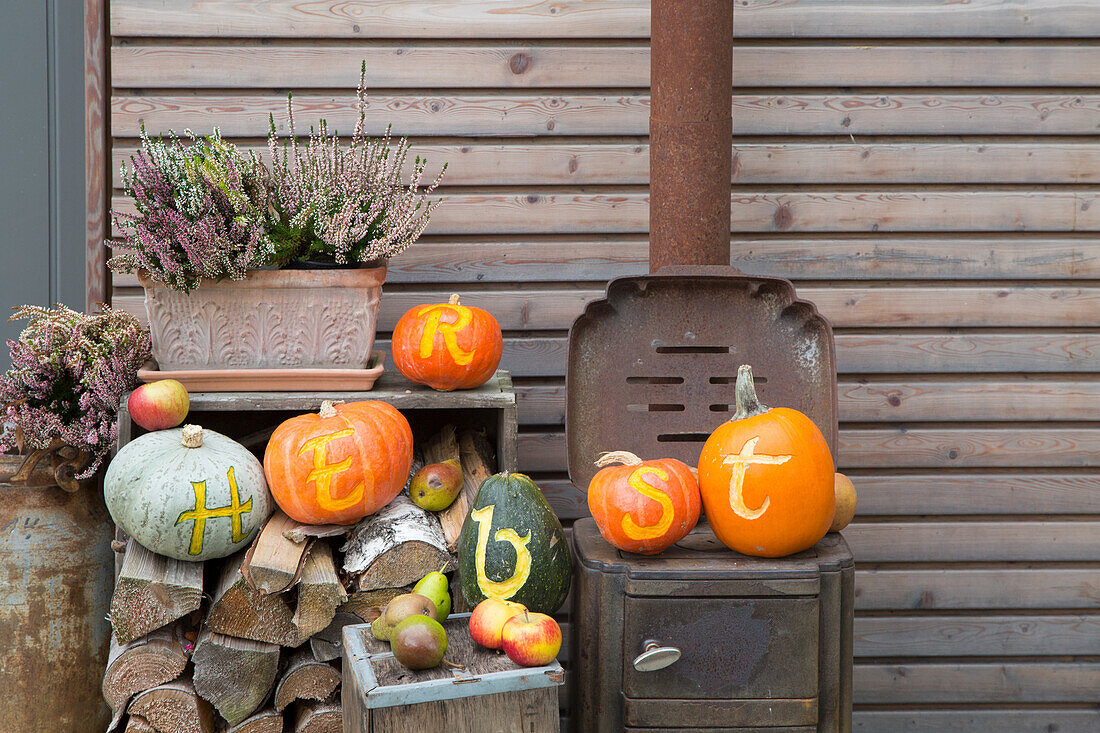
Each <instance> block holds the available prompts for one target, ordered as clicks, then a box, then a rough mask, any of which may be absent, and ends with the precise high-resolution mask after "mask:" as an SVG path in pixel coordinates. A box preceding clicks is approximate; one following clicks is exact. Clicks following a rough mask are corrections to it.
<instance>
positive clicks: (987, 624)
mask: <svg viewBox="0 0 1100 733" xmlns="http://www.w3.org/2000/svg"><path fill="white" fill-rule="evenodd" d="M1098 625H1100V615H1096V614H1066V615H1055V616H1047V615H1042V616H984V615H983V616H945V615H939V614H936V615H932V616H891V617H874V618H865V617H862V618H857V619H856V620H855V632H854V633H855V656H856V657H872V658H876V657H877V658H882V657H971V656H976V657H999V656H1005V657H1015V656H1063V655H1070V656H1074V655H1076V656H1087V655H1096V654H1097V653H1098V652H1100V633H1097V631H1098V630H1100V629H1098V628H1097V627H1098Z"/></svg>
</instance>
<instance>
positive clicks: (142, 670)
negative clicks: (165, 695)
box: [102, 623, 188, 713]
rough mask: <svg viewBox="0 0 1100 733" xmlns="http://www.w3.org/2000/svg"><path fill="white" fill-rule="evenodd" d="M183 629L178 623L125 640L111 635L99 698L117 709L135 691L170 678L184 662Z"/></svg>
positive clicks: (182, 667) (179, 673) (156, 684)
mask: <svg viewBox="0 0 1100 733" xmlns="http://www.w3.org/2000/svg"><path fill="white" fill-rule="evenodd" d="M183 644H184V638H183V629H182V628H181V627H180V625H179V624H178V623H175V624H172V625H170V626H165V627H163V628H160V629H157V630H155V631H151V632H149V633H148V634H146V635H145V636H143V637H141V638H140V639H135V640H134V641H132V642H130V643H129V644H119V643H118V642H117V641H116V640H115V639H114V638H112V639H111V652H110V655H109V656H108V658H107V672H106V674H104V675H103V688H102V689H103V699H104V700H106V701H107V704H108V705H109V706H110V708H111V710H112V711H114V712H116V713H117V712H118V711H119V710H120V709H122V708H124V707H126V702H127V701H128V700H129V699H130V698H131V697H132V696H133V695H134V694H135V693H138V692H143V691H145V690H149V689H152V688H154V687H157V686H158V685H163V684H164V683H166V682H171V681H172V680H174V679H176V678H177V677H179V676H180V675H182V674H183V670H184V668H185V667H186V666H187V656H188V655H187V653H186V652H185V651H184V646H183Z"/></svg>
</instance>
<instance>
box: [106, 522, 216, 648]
mask: <svg viewBox="0 0 1100 733" xmlns="http://www.w3.org/2000/svg"><path fill="white" fill-rule="evenodd" d="M202 566H203V563H201V562H184V561H182V560H174V559H172V558H170V557H164V556H163V555H157V554H155V553H153V552H150V551H149V550H147V549H145V548H144V547H142V546H141V545H139V544H138V543H137V541H136V540H134V539H133V538H130V539H129V540H128V541H127V542H126V556H125V557H124V558H123V560H122V568H121V570H120V571H119V575H118V580H117V581H116V582H115V593H114V596H113V597H112V598H111V626H112V627H113V628H114V631H115V638H117V639H118V641H119V643H122V644H127V643H129V642H131V641H133V640H134V639H138V638H140V637H142V636H145V635H146V634H148V633H149V632H150V631H153V630H154V629H159V628H160V627H162V626H167V625H168V624H170V623H172V622H173V621H175V620H176V619H178V618H181V617H182V616H185V615H187V614H188V613H191V612H192V611H195V610H197V609H198V608H199V605H200V604H201V603H202Z"/></svg>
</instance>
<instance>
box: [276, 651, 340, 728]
mask: <svg viewBox="0 0 1100 733" xmlns="http://www.w3.org/2000/svg"><path fill="white" fill-rule="evenodd" d="M339 686H340V673H339V672H337V671H336V668H335V667H333V666H332V665H331V664H326V663H325V662H322V661H320V660H318V659H317V658H316V657H315V656H314V655H313V652H312V650H310V648H309V646H303V647H302V648H301V649H298V650H297V651H295V652H294V653H293V654H291V656H290V659H289V660H288V662H287V665H286V670H285V671H284V672H283V676H282V677H281V678H280V679H279V683H278V684H277V685H276V686H275V709H276V710H278V711H279V712H280V713H281V712H283V711H284V710H286V709H287V708H288V707H290V704H291V703H292V702H294V701H296V700H316V701H317V702H324V701H325V700H328V699H329V698H330V697H332V693H333V692H335V691H336V688H337V687H339Z"/></svg>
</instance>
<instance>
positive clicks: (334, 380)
mask: <svg viewBox="0 0 1100 733" xmlns="http://www.w3.org/2000/svg"><path fill="white" fill-rule="evenodd" d="M385 356H386V355H385V353H384V352H382V351H372V352H371V355H370V361H369V362H368V363H367V366H366V368H365V369H181V370H179V371H161V370H160V369H159V368H158V367H157V364H156V362H153V361H150V362H148V363H146V365H145V366H144V367H143V368H141V369H138V379H140V380H141V381H143V382H155V381H157V380H159V379H175V380H176V381H178V382H180V383H182V384H183V386H184V387H186V388H187V389H188V390H189V391H192V392H313V391H332V392H363V391H366V390H369V389H371V388H373V387H374V383H375V382H376V381H378V378H379V377H380V376H382V372H383V367H382V362H383V361H384V360H385Z"/></svg>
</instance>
